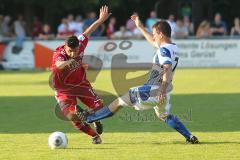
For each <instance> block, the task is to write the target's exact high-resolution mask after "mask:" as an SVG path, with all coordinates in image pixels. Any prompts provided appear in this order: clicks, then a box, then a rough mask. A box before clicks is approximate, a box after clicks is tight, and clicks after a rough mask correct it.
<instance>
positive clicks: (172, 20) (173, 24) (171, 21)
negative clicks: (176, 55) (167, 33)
mask: <svg viewBox="0 0 240 160" xmlns="http://www.w3.org/2000/svg"><path fill="white" fill-rule="evenodd" d="M167 21H168V23H169V25H170V27H171V29H172V35H174V30H175V27H176V22H175V16H174V15H173V14H170V15H169V16H168V20H167Z"/></svg>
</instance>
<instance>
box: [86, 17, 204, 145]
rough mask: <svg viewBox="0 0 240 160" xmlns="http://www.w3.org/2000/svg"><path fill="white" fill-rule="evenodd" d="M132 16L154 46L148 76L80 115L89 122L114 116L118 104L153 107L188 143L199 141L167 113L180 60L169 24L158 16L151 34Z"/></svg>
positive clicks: (140, 108)
mask: <svg viewBox="0 0 240 160" xmlns="http://www.w3.org/2000/svg"><path fill="white" fill-rule="evenodd" d="M131 19H132V20H133V21H134V22H135V24H136V26H137V27H138V29H139V30H140V31H141V32H142V33H143V35H144V37H145V38H146V40H147V41H148V42H149V43H150V44H151V45H153V46H154V47H155V48H156V49H157V52H156V54H155V56H154V57H153V67H152V70H151V73H150V76H149V80H148V81H147V82H146V83H145V84H144V85H142V86H138V87H133V88H130V89H129V92H128V93H126V94H124V95H123V96H122V97H119V98H117V99H116V100H114V101H113V102H112V103H111V104H110V105H109V106H106V107H103V108H102V109H100V110H98V111H96V112H94V113H91V114H88V115H84V114H82V115H84V116H83V117H84V118H85V119H86V121H87V122H89V123H91V122H94V121H98V120H101V119H104V118H107V117H111V116H113V115H114V114H115V113H116V112H117V111H118V110H119V109H120V107H121V106H133V107H134V108H135V109H136V110H144V109H150V108H153V109H154V110H155V113H156V115H157V117H158V118H159V119H160V120H162V121H163V122H165V123H166V124H167V125H168V126H170V127H171V128H173V129H175V130H176V131H177V132H179V133H180V134H181V135H183V136H184V137H185V138H186V142H187V143H192V144H196V143H199V141H198V139H197V137H196V136H194V135H192V134H191V133H190V132H189V130H188V129H187V128H186V127H185V126H184V124H183V123H182V122H181V121H180V120H179V119H178V117H177V116H174V115H172V114H171V113H170V107H171V105H170V103H169V101H170V94H171V91H172V89H173V85H172V80H173V77H174V72H175V70H176V68H177V64H178V60H179V57H178V47H177V45H176V44H174V43H172V40H171V27H170V25H169V24H168V22H167V21H163V20H161V21H159V22H157V23H156V24H154V25H153V32H152V34H151V33H149V32H147V30H146V29H145V28H144V26H143V25H142V23H141V22H140V20H139V17H138V16H136V15H133V16H131Z"/></svg>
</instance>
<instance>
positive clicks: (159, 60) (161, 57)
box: [146, 43, 179, 91]
mask: <svg viewBox="0 0 240 160" xmlns="http://www.w3.org/2000/svg"><path fill="white" fill-rule="evenodd" d="M178 59H179V56H178V47H177V45H176V44H173V43H169V44H164V45H161V46H160V47H159V48H158V50H157V52H156V54H155V55H154V57H153V67H152V71H151V74H150V77H149V80H148V81H147V83H146V84H149V85H160V84H161V80H162V76H163V68H162V65H164V64H171V65H172V71H173V74H174V72H175V69H176V68H177V64H178ZM173 74H172V76H173ZM172 78H173V77H172ZM172 78H171V81H172ZM169 83H171V82H169ZM169 87H170V88H169V91H170V90H171V88H172V87H171V85H169Z"/></svg>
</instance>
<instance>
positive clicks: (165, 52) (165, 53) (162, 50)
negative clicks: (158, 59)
mask: <svg viewBox="0 0 240 160" xmlns="http://www.w3.org/2000/svg"><path fill="white" fill-rule="evenodd" d="M160 53H161V56H163V57H169V58H171V53H170V51H169V50H168V49H167V48H165V47H162V48H160Z"/></svg>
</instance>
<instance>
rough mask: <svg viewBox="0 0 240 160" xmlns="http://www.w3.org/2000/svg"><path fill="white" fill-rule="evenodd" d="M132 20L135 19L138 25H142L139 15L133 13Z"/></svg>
mask: <svg viewBox="0 0 240 160" xmlns="http://www.w3.org/2000/svg"><path fill="white" fill-rule="evenodd" d="M131 20H133V21H134V22H135V24H136V26H137V27H142V26H143V25H142V23H141V21H140V19H139V17H138V16H137V15H132V16H131Z"/></svg>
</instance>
